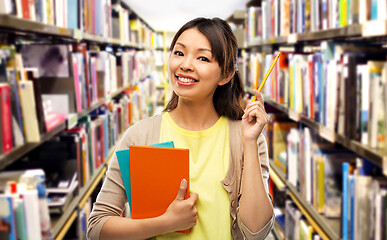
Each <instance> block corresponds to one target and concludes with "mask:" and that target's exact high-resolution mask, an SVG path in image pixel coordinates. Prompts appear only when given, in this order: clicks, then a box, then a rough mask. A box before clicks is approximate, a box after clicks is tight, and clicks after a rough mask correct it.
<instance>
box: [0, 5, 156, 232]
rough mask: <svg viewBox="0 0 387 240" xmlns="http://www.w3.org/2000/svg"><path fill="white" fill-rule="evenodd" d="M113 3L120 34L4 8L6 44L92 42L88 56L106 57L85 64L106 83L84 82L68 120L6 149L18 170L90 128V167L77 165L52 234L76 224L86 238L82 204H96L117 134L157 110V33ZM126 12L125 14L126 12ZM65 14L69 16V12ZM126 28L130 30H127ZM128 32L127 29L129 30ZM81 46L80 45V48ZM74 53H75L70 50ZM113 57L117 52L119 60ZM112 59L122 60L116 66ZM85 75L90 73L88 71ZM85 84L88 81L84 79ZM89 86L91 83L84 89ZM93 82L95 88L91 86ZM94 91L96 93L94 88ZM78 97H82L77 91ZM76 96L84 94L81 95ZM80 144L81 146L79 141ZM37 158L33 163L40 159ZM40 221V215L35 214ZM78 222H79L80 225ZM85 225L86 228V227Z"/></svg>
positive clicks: (0, 165) (0, 22)
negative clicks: (33, 139)
mask: <svg viewBox="0 0 387 240" xmlns="http://www.w3.org/2000/svg"><path fill="white" fill-rule="evenodd" d="M6 1H8V0H6ZM42 2H43V1H39V3H38V2H36V6H38V4H43V3H42ZM64 2H66V1H64ZM75 2H77V1H75ZM110 3H111V4H112V5H109V6H110V7H112V8H111V9H109V11H107V12H108V13H111V16H110V17H111V18H112V19H113V20H114V18H116V19H118V18H117V16H115V15H114V11H115V10H117V11H119V16H120V20H121V21H123V22H125V23H121V22H119V25H120V26H119V33H118V35H117V32H116V33H114V34H115V35H114V34H113V31H114V29H113V28H114V26H113V25H110V27H111V29H110V30H111V31H110V32H109V31H108V27H109V26H108V25H106V26H102V27H101V28H102V29H103V30H104V31H103V32H102V33H101V34H100V33H97V30H98V29H97V28H96V29H97V30H95V29H94V28H93V29H91V28H90V26H89V29H86V27H87V26H86V25H82V27H80V26H78V27H77V28H70V27H69V26H66V27H61V26H59V25H55V24H52V23H51V24H49V23H43V20H42V22H40V21H35V20H30V19H26V18H23V17H24V16H23V17H21V16H20V15H19V16H17V15H18V14H15V13H12V14H15V15H11V14H3V13H0V39H1V42H2V45H4V46H13V47H14V48H15V49H16V53H19V49H18V47H19V46H21V45H29V44H34V43H43V44H46V45H55V44H62V45H67V46H68V47H69V49H70V51H69V54H71V53H72V54H74V53H81V50H80V48H79V47H80V46H81V45H82V46H86V47H85V48H86V55H87V57H90V58H87V60H88V61H91V60H90V59H91V58H92V57H96V59H97V60H98V58H100V61H101V62H100V63H99V64H100V65H98V66H99V67H100V66H104V68H103V69H102V70H101V68H98V69H97V67H96V68H95V69H94V70H93V66H91V65H89V66H88V67H87V66H85V65H82V67H83V68H82V70H83V71H84V72H83V74H85V72H86V71H87V72H88V74H90V75H89V78H90V79H91V78H92V77H94V78H95V79H96V81H97V83H98V84H101V83H102V84H103V88H99V87H96V86H97V85H96V86H95V87H94V85H93V86H91V84H92V82H90V86H83V85H81V86H80V87H81V91H84V93H83V94H85V95H84V96H83V95H82V97H81V101H82V103H81V105H82V107H81V110H79V109H76V111H75V112H71V113H69V114H68V115H67V117H66V119H65V121H62V122H61V123H60V124H59V125H56V126H55V127H54V128H53V129H51V130H49V131H47V132H45V133H40V141H38V142H27V141H26V142H25V143H24V144H22V145H19V146H14V147H13V148H12V149H11V150H10V151H9V152H7V153H5V154H0V174H1V173H2V172H6V171H8V170H18V169H19V168H18V167H21V169H24V168H23V166H21V164H22V163H21V162H30V161H32V160H31V159H30V158H32V157H31V156H32V155H33V156H34V157H36V156H38V155H39V153H38V152H39V151H40V150H39V149H40V148H43V147H46V146H47V143H49V144H53V143H55V141H62V140H61V138H62V137H63V136H64V137H66V136H67V137H69V136H73V137H74V138H75V135H76V136H77V137H79V136H81V135H78V134H79V132H72V130H74V131H78V130H75V129H76V128H78V129H79V128H82V131H86V134H85V135H83V136H84V137H83V138H79V139H82V142H84V141H85V138H86V139H88V140H86V142H88V143H87V144H88V145H87V146H86V148H84V146H82V148H84V149H83V150H85V149H87V150H86V151H88V153H87V155H83V156H81V157H80V158H81V159H83V160H82V161H84V162H83V163H79V162H78V164H85V165H87V167H86V168H85V165H83V166H82V167H79V165H78V166H77V169H78V171H84V172H82V173H81V175H82V176H80V175H79V172H78V181H79V182H81V184H79V185H78V186H79V187H77V189H76V190H75V195H74V197H72V199H71V200H70V201H69V202H67V203H66V207H65V209H64V210H63V213H61V214H51V215H50V221H51V222H50V225H51V234H52V235H51V238H52V239H66V238H67V234H68V232H69V230H70V229H71V233H70V235H71V234H74V233H73V231H76V233H75V234H78V236H79V237H80V238H84V237H85V236H82V235H84V234H85V232H78V231H79V230H80V229H77V227H78V228H79V226H78V225H79V224H80V223H79V221H87V219H86V220H82V218H81V210H83V211H84V208H88V207H89V206H90V199H91V198H92V196H93V194H94V193H95V190H96V189H97V187H98V185H99V184H100V183H101V181H102V180H103V177H104V175H105V172H106V170H107V166H108V164H109V161H110V159H111V157H112V155H113V154H114V149H115V146H116V144H117V140H119V139H120V135H121V134H122V133H123V132H124V131H125V130H126V128H127V127H128V126H129V125H130V124H133V123H134V122H135V121H137V120H139V119H141V118H143V117H147V116H148V115H150V114H152V113H150V112H149V111H151V109H152V110H154V109H153V108H149V107H148V106H149V105H152V104H155V95H156V94H155V93H156V86H153V85H154V83H150V82H151V81H156V80H155V79H154V78H153V75H152V73H153V71H154V69H153V68H154V63H153V59H152V53H153V49H154V45H153V41H152V38H153V35H154V31H153V29H152V28H151V27H150V26H149V25H147V24H146V23H145V22H144V21H143V20H142V19H141V18H140V17H139V16H138V15H137V14H136V13H135V12H134V11H132V10H131V9H130V7H129V6H127V5H126V4H125V3H124V2H121V1H116V0H112V1H110V0H108V1H104V4H110ZM113 5H114V7H113ZM79 6H80V5H79ZM85 6H86V5H85ZM118 6H119V8H117V7H118ZM82 7H84V6H82ZM113 8H114V9H113ZM0 10H1V7H0ZM83 10H84V9H83ZM47 11H49V10H47ZM64 11H65V10H64ZM66 11H67V9H66ZM87 11H90V9H88V10H87ZM110 11H111V12H110ZM121 13H123V14H122V15H121ZM54 15H55V14H54ZM109 15H110V14H109ZM129 16H130V17H129ZM64 17H69V16H67V15H64ZM77 17H79V16H77ZM95 17H97V16H95ZM107 17H108V16H107ZM125 17H127V21H125ZM54 18H55V17H54ZM56 20H57V19H56ZM54 21H55V20H54ZM81 22H82V21H79V22H78V24H82V23H81ZM83 23H84V22H83ZM110 23H112V22H110ZM66 24H69V23H65V25H66ZM105 24H109V23H105ZM115 27H117V26H115ZM125 27H127V28H128V29H129V30H127V29H126V30H125V31H124V33H122V32H121V31H122V30H123V28H125ZM116 31H117V30H116ZM121 33H122V34H124V36H123V35H122V34H121ZM125 33H126V34H127V35H125ZM75 46H76V48H75V49H74V47H75ZM106 56H107V57H106ZM2 57H3V56H2ZM69 58H71V57H70V56H69ZM112 58H114V61H113V60H112ZM117 59H119V60H117ZM22 61H24V60H22ZM69 61H70V60H69ZM74 61H75V60H74V58H72V61H71V63H72V64H73V63H74ZM116 61H117V62H116ZM118 61H120V62H118ZM7 63H8V62H7ZM72 64H69V66H68V68H69V75H70V76H69V77H67V78H68V79H65V80H67V81H73V79H72V77H73V75H75V71H74V69H75V67H74V66H75V65H72ZM89 64H90V62H89ZM111 64H116V65H115V66H114V67H113V65H111ZM120 64H122V65H120ZM106 66H109V72H108V71H107V70H106V69H107V68H106ZM134 66H136V67H134ZM7 67H8V66H7ZM12 67H14V66H12ZM129 68H130V69H129ZM14 69H15V70H18V71H19V68H16V67H15V68H14ZM20 69H23V68H20ZM78 69H81V68H78ZM117 69H118V70H117ZM23 70H24V69H23ZM82 70H81V71H82ZM92 71H94V72H92ZM92 73H95V76H91V74H92ZM112 73H114V74H117V84H115V83H114V84H113V83H112V82H108V83H107V82H106V79H109V81H112V80H111V79H113V77H111V78H107V75H106V74H111V76H112ZM7 74H8V73H7ZM102 74H103V75H102ZM118 74H120V75H118ZM121 74H122V75H121ZM79 75H81V74H79ZM6 76H8V75H6ZM8 78H9V76H8ZM85 78H88V77H87V76H86V77H85ZM6 79H7V78H6ZM101 79H102V80H101ZM114 79H115V77H114ZM28 80H29V79H28ZM103 80H105V81H103ZM18 81H19V79H18ZM23 81H24V80H23ZM90 81H91V80H90ZM80 84H85V83H84V82H82V83H80ZM106 84H107V85H106ZM85 85H87V84H85ZM74 86H75V84H74ZM106 86H108V88H107V89H108V90H106ZM112 86H114V87H112ZM83 87H85V88H84V89H83ZM89 88H90V89H91V90H89ZM110 90H111V92H110ZM34 91H35V90H34ZM89 91H91V92H92V93H89ZM54 94H56V93H54ZM94 94H96V96H97V97H96V98H95V99H91V100H90V99H88V98H89V97H90V98H91V96H93V97H94ZM148 95H149V96H148ZM83 97H84V98H83ZM75 98H77V96H76V95H75ZM147 98H149V99H147ZM73 101H78V100H77V99H75V100H73ZM87 101H90V102H87ZM103 111H105V112H103ZM85 121H86V122H85ZM82 124H83V125H82ZM74 127H75V129H74ZM99 130H101V131H99ZM91 132H92V133H91ZM102 132H103V133H102ZM66 134H67V135H66ZM98 134H104V135H105V136H108V137H106V138H105V139H104V140H103V141H104V143H102V141H99V140H100V139H98V137H96V136H103V135H98ZM90 136H91V138H90ZM97 140H98V141H97ZM77 145H78V146H81V145H79V144H77ZM108 145H109V149H107V146H108ZM96 149H98V151H97V150H96ZM101 149H102V150H101ZM77 150H78V149H77ZM74 151H76V150H74ZM89 151H90V152H89ZM78 154H79V153H78ZM83 154H84V152H83ZM30 155H31V156H30ZM102 155H103V156H102ZM78 158H79V155H78ZM78 160H79V159H78ZM34 161H37V162H39V159H38V160H36V159H35V160H34ZM40 161H41V160H40ZM31 164H32V165H33V164H36V163H31ZM58 164H59V163H58ZM89 164H90V165H89ZM79 168H81V170H79ZM85 169H86V170H85ZM86 171H90V173H86ZM86 175H87V176H86ZM85 179H86V180H85ZM2 197H4V196H2ZM90 210H91V209H90ZM77 219H78V220H77ZM34 221H38V220H36V219H35V220H34ZM77 221H78V222H77ZM76 224H78V225H77V226H76V227H75V228H74V226H75V225H76ZM86 224H87V222H86ZM74 229H76V230H74ZM81 231H85V229H83V230H81Z"/></svg>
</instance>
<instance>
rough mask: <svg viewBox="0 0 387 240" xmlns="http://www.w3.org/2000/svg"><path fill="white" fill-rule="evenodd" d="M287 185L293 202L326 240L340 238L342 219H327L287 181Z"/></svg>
mask: <svg viewBox="0 0 387 240" xmlns="http://www.w3.org/2000/svg"><path fill="white" fill-rule="evenodd" d="M286 185H287V187H288V189H289V191H288V194H289V195H290V197H291V198H292V200H293V202H294V203H295V204H296V205H297V207H298V208H299V209H300V211H301V212H302V214H303V215H304V216H305V217H306V218H307V219H308V221H309V223H310V224H311V225H312V226H313V228H314V229H315V230H316V232H317V233H318V234H319V235H320V236H321V237H322V239H324V240H325V239H326V240H340V239H341V238H340V236H339V235H340V219H327V218H326V217H324V216H322V215H321V214H319V213H318V212H317V211H316V210H315V209H314V208H313V207H312V206H311V205H310V204H309V203H307V202H306V201H305V200H304V199H303V197H302V196H301V195H300V194H299V193H298V192H297V190H296V188H295V187H293V186H292V185H291V184H290V183H289V182H288V181H287V184H286Z"/></svg>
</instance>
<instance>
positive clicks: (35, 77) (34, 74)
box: [25, 68, 47, 134]
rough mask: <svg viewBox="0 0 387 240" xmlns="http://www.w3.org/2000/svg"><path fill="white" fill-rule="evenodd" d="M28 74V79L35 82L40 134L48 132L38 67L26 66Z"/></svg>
mask: <svg viewBox="0 0 387 240" xmlns="http://www.w3.org/2000/svg"><path fill="white" fill-rule="evenodd" d="M25 70H26V74H27V80H28V81H31V82H33V84H32V86H33V88H34V98H35V109H36V116H37V118H38V125H39V132H40V134H43V133H46V132H47V128H46V124H45V116H44V115H45V112H44V108H43V101H42V91H41V84H40V81H39V73H38V69H37V68H25Z"/></svg>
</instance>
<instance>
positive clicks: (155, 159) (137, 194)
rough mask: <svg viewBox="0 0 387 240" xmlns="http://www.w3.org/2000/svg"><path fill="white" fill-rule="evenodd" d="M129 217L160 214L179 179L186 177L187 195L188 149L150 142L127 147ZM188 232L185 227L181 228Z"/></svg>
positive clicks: (176, 187)
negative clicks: (130, 203) (129, 197)
mask: <svg viewBox="0 0 387 240" xmlns="http://www.w3.org/2000/svg"><path fill="white" fill-rule="evenodd" d="M129 154H130V182H131V201H132V206H131V210H132V218H133V219H144V218H153V217H157V216H160V215H162V214H164V213H165V211H166V210H167V208H168V206H169V205H170V204H171V203H172V202H173V200H175V198H176V195H177V192H178V190H179V186H180V182H181V180H182V179H183V178H184V179H186V180H187V186H188V187H187V191H186V193H185V199H187V198H188V197H189V150H188V149H182V148H164V147H151V146H135V145H132V146H130V147H129ZM181 232H184V233H188V232H189V229H188V230H185V231H181Z"/></svg>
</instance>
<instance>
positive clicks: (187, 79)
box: [178, 77, 195, 83]
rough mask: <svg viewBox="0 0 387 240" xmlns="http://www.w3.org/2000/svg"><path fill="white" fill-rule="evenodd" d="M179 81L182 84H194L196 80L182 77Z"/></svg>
mask: <svg viewBox="0 0 387 240" xmlns="http://www.w3.org/2000/svg"><path fill="white" fill-rule="evenodd" d="M178 79H179V81H180V82H184V83H192V82H195V80H193V79H191V78H182V77H178Z"/></svg>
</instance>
